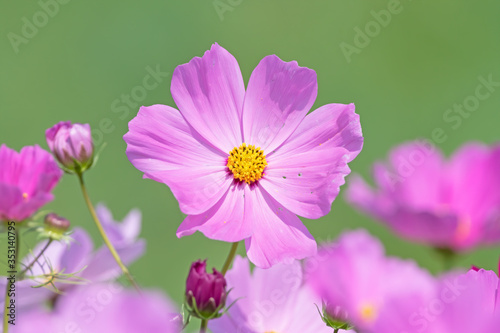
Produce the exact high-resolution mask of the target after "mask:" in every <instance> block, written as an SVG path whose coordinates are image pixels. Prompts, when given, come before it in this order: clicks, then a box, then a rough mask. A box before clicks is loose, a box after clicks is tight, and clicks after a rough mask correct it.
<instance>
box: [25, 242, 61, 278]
mask: <svg viewBox="0 0 500 333" xmlns="http://www.w3.org/2000/svg"><path fill="white" fill-rule="evenodd" d="M52 241H53V239H52V238H50V239H49V240H48V242H47V244H45V246H44V247H43V249H42V250H41V251H40V253H39V254H38V255H37V256H36V257H35V259H33V261H32V262H31V263H29V265H28V266H26V268H25V269H23V270H22V271H21V273H19V281H20V280H22V279H23V278H24V275H25V274H26V273H27V272H28V271H29V270H30V269H31V267H33V265H35V264H36V262H37V261H38V259H40V257H41V256H42V255H43V254H44V253H45V251H47V249H48V248H49V246H50V244H52Z"/></svg>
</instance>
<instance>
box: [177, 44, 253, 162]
mask: <svg viewBox="0 0 500 333" xmlns="http://www.w3.org/2000/svg"><path fill="white" fill-rule="evenodd" d="M170 90H171V92H172V97H173V98H174V101H175V103H176V104H177V106H178V108H179V110H180V111H181V113H182V115H183V116H184V118H185V119H186V121H187V122H188V123H189V124H190V125H191V126H192V127H193V128H194V129H195V130H196V131H197V132H199V133H200V134H201V135H202V136H203V137H205V139H207V140H208V141H209V142H210V143H212V144H213V145H214V146H216V147H217V148H219V149H220V150H221V151H222V152H224V153H229V151H231V149H233V148H234V147H235V146H239V145H240V144H241V143H242V137H241V128H240V117H241V110H242V105H243V99H244V96H245V86H244V83H243V78H242V76H241V71H240V68H239V66H238V62H237V61H236V59H235V58H234V57H233V56H232V55H231V54H230V53H229V52H227V51H226V50H225V49H223V48H222V47H220V46H219V45H218V44H214V45H212V48H211V49H210V51H206V52H205V54H204V55H203V57H202V58H199V57H196V58H193V59H192V60H191V61H190V62H189V63H187V64H184V65H181V66H178V67H177V68H176V69H175V71H174V74H173V76H172V83H171V88H170Z"/></svg>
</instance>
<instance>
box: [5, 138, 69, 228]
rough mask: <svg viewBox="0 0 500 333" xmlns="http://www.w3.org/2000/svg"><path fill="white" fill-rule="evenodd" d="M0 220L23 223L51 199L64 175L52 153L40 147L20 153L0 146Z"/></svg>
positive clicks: (24, 149) (25, 148)
mask: <svg viewBox="0 0 500 333" xmlns="http://www.w3.org/2000/svg"><path fill="white" fill-rule="evenodd" d="M0 165H1V168H0V221H16V222H21V221H23V220H25V219H27V218H29V217H31V216H32V215H33V214H34V213H35V212H36V211H37V210H38V209H39V208H40V207H42V206H43V205H45V204H46V203H48V202H50V201H52V199H53V198H54V196H53V195H52V193H51V191H52V189H53V188H54V187H55V186H56V185H57V182H58V181H59V179H60V178H61V176H62V172H61V170H60V169H59V167H58V166H57V163H56V162H55V161H54V159H53V158H52V156H51V155H50V154H49V153H48V152H46V151H45V150H43V149H42V148H40V147H39V146H36V145H35V146H27V147H24V148H23V149H21V151H20V152H19V153H18V152H16V151H15V150H12V149H10V148H8V147H7V146H6V145H4V144H2V145H1V146H0Z"/></svg>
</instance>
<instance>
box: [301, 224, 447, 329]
mask: <svg viewBox="0 0 500 333" xmlns="http://www.w3.org/2000/svg"><path fill="white" fill-rule="evenodd" d="M309 261H313V262H315V263H316V264H315V265H314V266H313V265H310V266H311V267H314V268H311V269H309V270H308V271H307V283H308V284H309V285H310V286H311V287H312V288H313V289H314V290H315V291H316V292H317V294H318V296H320V297H321V298H322V299H323V300H324V301H325V302H326V303H327V304H328V307H327V309H335V312H334V313H330V315H331V317H333V318H334V317H335V316H336V314H337V313H341V314H342V318H339V319H341V320H342V321H345V320H347V321H348V322H349V323H350V324H352V325H353V326H354V329H355V330H358V329H359V330H360V331H361V332H407V333H412V332H418V331H417V330H415V327H414V326H413V324H412V321H411V318H412V315H413V313H414V312H415V311H416V310H417V309H419V307H423V306H425V305H427V304H428V302H429V301H430V300H431V299H432V298H433V297H434V295H435V294H436V285H437V283H436V281H435V279H434V278H433V277H432V276H431V275H430V274H428V273H427V272H425V271H424V270H422V269H420V268H419V267H418V266H417V265H416V264H415V263H413V262H411V261H403V260H400V259H396V258H387V257H386V256H385V255H384V250H383V247H382V245H381V244H380V243H379V242H378V241H377V240H376V239H374V238H372V237H371V236H370V235H369V234H367V233H366V232H365V231H361V230H360V231H353V232H347V233H345V234H343V235H342V236H341V237H340V238H339V240H338V241H337V242H336V243H334V244H332V245H329V246H326V247H324V248H322V249H321V250H320V251H318V254H317V256H316V257H312V258H311V259H309Z"/></svg>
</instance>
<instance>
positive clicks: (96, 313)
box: [12, 284, 182, 333]
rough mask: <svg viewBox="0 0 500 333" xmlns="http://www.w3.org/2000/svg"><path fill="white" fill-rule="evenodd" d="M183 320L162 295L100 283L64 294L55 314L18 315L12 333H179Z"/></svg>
mask: <svg viewBox="0 0 500 333" xmlns="http://www.w3.org/2000/svg"><path fill="white" fill-rule="evenodd" d="M181 326H182V319H181V316H180V314H179V313H178V311H177V310H176V309H175V307H174V305H173V304H172V302H171V301H170V300H169V299H167V298H166V297H165V296H164V295H163V294H162V293H160V292H144V293H143V294H141V295H139V294H138V293H137V292H134V291H127V290H125V289H124V288H123V286H121V285H115V284H97V285H91V286H87V287H83V288H78V289H75V290H72V291H71V292H69V293H67V294H64V295H61V296H60V298H59V299H58V301H57V302H56V305H55V308H54V310H52V311H50V312H49V311H47V310H42V309H37V310H33V311H29V312H23V313H21V314H19V315H18V318H17V321H16V326H13V329H12V331H13V333H16V332H19V333H25V332H37V333H52V332H81V333H89V332H92V333H108V332H120V333H137V332H161V333H178V332H180V331H181Z"/></svg>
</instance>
